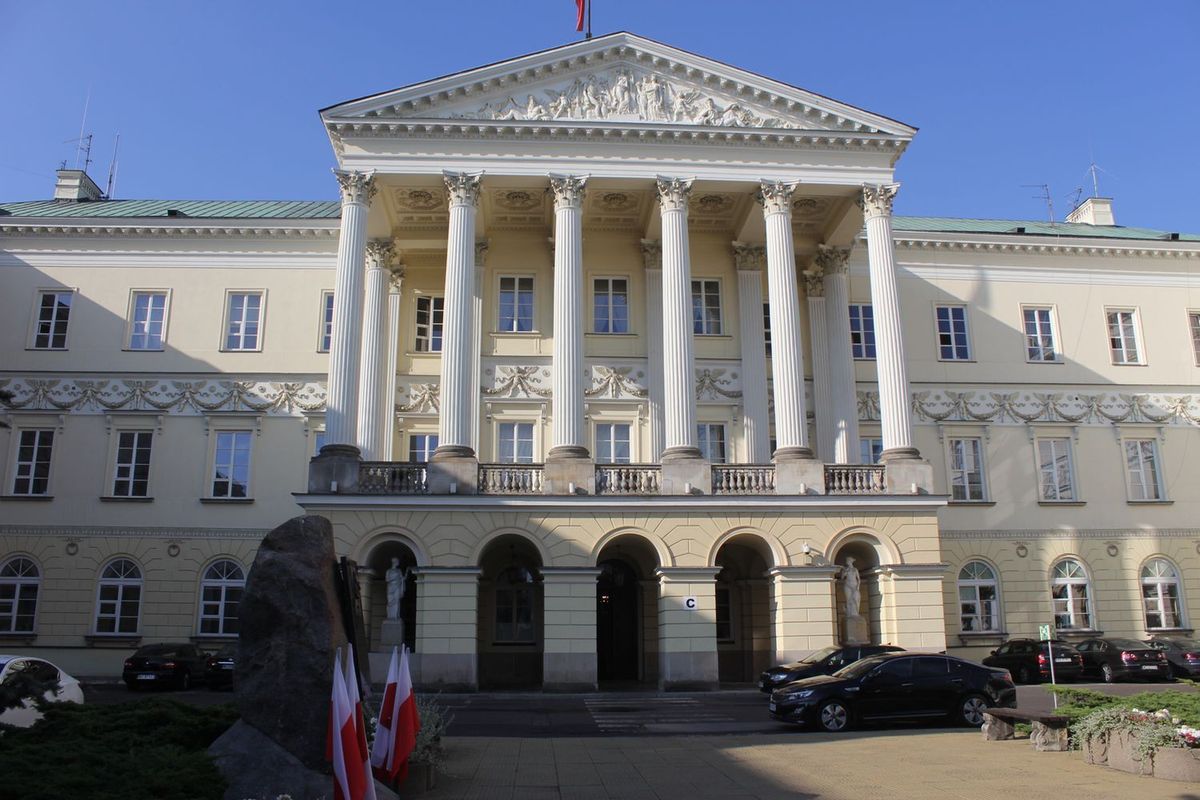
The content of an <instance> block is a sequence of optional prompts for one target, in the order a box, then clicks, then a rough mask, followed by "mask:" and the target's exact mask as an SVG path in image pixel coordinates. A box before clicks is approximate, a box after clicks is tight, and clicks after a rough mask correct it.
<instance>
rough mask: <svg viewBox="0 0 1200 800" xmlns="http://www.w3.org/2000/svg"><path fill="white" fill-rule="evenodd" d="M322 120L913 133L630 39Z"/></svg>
mask: <svg viewBox="0 0 1200 800" xmlns="http://www.w3.org/2000/svg"><path fill="white" fill-rule="evenodd" d="M322 116H323V117H324V118H325V119H326V120H327V121H332V120H343V121H345V120H353V119H358V120H362V119H379V118H390V119H411V120H478V121H481V122H490V123H505V122H513V121H523V122H532V123H544V122H551V121H553V122H556V123H558V124H571V123H579V124H589V123H597V122H601V123H606V124H629V125H638V126H642V125H652V126H655V127H668V126H699V127H705V128H771V129H779V130H797V131H838V132H846V133H855V134H876V135H884V136H896V137H902V138H908V137H911V136H912V135H913V133H914V132H915V130H914V129H913V128H911V127H909V126H907V125H904V124H903V123H900V122H896V121H895V120H891V119H888V118H887V117H882V116H879V115H876V114H872V113H870V112H867V111H863V110H862V109H859V108H855V107H854V106H850V105H847V104H844V103H839V102H837V101H835V100H830V99H829V98H826V97H822V96H821V95H817V94H814V93H812V92H808V91H805V90H803V89H799V88H797V87H794V86H789V85H787V84H784V83H780V82H778V81H774V80H771V79H769V78H764V77H763V76H761V75H755V74H754V73H750V72H746V71H745V70H740V69H737V68H735V67H730V66H728V65H726V64H722V63H720V62H717V61H713V60H711V59H707V58H704V57H702V56H697V55H694V54H692V53H688V52H685V51H683V50H678V49H676V48H673V47H669V46H667V45H664V44H660V43H658V42H654V41H651V40H649V39H644V38H642V37H639V36H635V35H633V34H630V33H615V34H610V35H608V36H602V37H599V38H597V39H590V40H585V41H582V42H576V43H574V44H569V45H565V46H563V47H558V48H555V49H553V50H547V51H543V52H541V53H534V54H532V55H528V56H522V57H519V58H515V59H511V60H509V61H503V62H500V63H497V64H492V65H490V66H487V67H480V68H478V69H473V70H467V71H464V72H460V73H455V74H453V75H448V76H445V77H443V78H438V79H435V80H432V81H426V82H424V83H420V84H415V85H413V86H408V87H404V88H401V89H396V90H393V91H390V92H384V93H382V94H378V95H373V96H371V97H366V98H362V99H359V100H353V101H350V102H348V103H342V104H340V105H337V106H333V107H331V108H328V109H325V110H324V111H322Z"/></svg>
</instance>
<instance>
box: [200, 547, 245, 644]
mask: <svg viewBox="0 0 1200 800" xmlns="http://www.w3.org/2000/svg"><path fill="white" fill-rule="evenodd" d="M245 587H246V574H245V573H244V572H242V568H241V566H239V565H238V563H237V562H236V561H230V560H229V559H222V560H221V561H214V562H213V563H212V564H210V565H209V567H208V569H206V570H204V577H203V578H202V579H201V581H200V634H201V635H202V636H205V635H208V636H222V635H232V634H236V633H237V632H238V605H239V604H240V603H241V602H242V590H243V589H245Z"/></svg>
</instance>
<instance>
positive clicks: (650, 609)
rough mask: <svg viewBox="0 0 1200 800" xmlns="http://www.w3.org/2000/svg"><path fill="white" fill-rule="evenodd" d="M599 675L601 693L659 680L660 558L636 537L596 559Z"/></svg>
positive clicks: (618, 540) (616, 542)
mask: <svg viewBox="0 0 1200 800" xmlns="http://www.w3.org/2000/svg"><path fill="white" fill-rule="evenodd" d="M596 566H597V567H598V568H599V569H600V575H599V577H598V578H597V579H596V674H597V678H598V680H599V682H600V684H601V688H606V689H620V688H624V687H628V686H629V685H630V684H636V683H656V682H657V680H658V582H657V580H656V579H655V577H654V570H655V568H656V567H657V566H658V554H657V553H656V552H655V550H654V547H653V546H652V545H651V544H650V543H649V542H648V541H646V539H645V538H643V537H642V536H640V535H638V534H623V535H620V536H617V537H615V538H613V539H612V540H611V541H609V542H608V543H607V544H605V546H604V547H603V548H602V549H601V551H600V553H599V554H598V557H597V560H596Z"/></svg>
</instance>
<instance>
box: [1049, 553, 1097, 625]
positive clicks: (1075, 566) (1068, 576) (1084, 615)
mask: <svg viewBox="0 0 1200 800" xmlns="http://www.w3.org/2000/svg"><path fill="white" fill-rule="evenodd" d="M1090 576H1091V573H1090V572H1089V571H1088V568H1087V567H1086V566H1085V565H1084V563H1083V561H1081V560H1080V559H1078V558H1076V557H1074V556H1066V557H1063V558H1060V559H1058V560H1057V561H1056V562H1054V565H1053V566H1052V567H1051V568H1050V597H1051V608H1052V613H1053V614H1054V621H1055V627H1057V628H1058V629H1059V630H1095V629H1096V613H1095V609H1094V608H1093V607H1092V582H1091V577H1090Z"/></svg>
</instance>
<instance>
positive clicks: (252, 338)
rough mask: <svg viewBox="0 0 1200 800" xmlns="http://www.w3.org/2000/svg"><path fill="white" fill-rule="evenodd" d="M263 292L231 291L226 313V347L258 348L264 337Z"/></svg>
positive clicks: (237, 348) (230, 348) (238, 348)
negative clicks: (262, 327) (262, 328)
mask: <svg viewBox="0 0 1200 800" xmlns="http://www.w3.org/2000/svg"><path fill="white" fill-rule="evenodd" d="M262 308H263V295H262V292H230V293H229V307H228V309H227V311H226V315H225V349H226V350H258V349H259V343H260V341H261V339H262V336H261V334H262V331H261V326H262Z"/></svg>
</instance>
